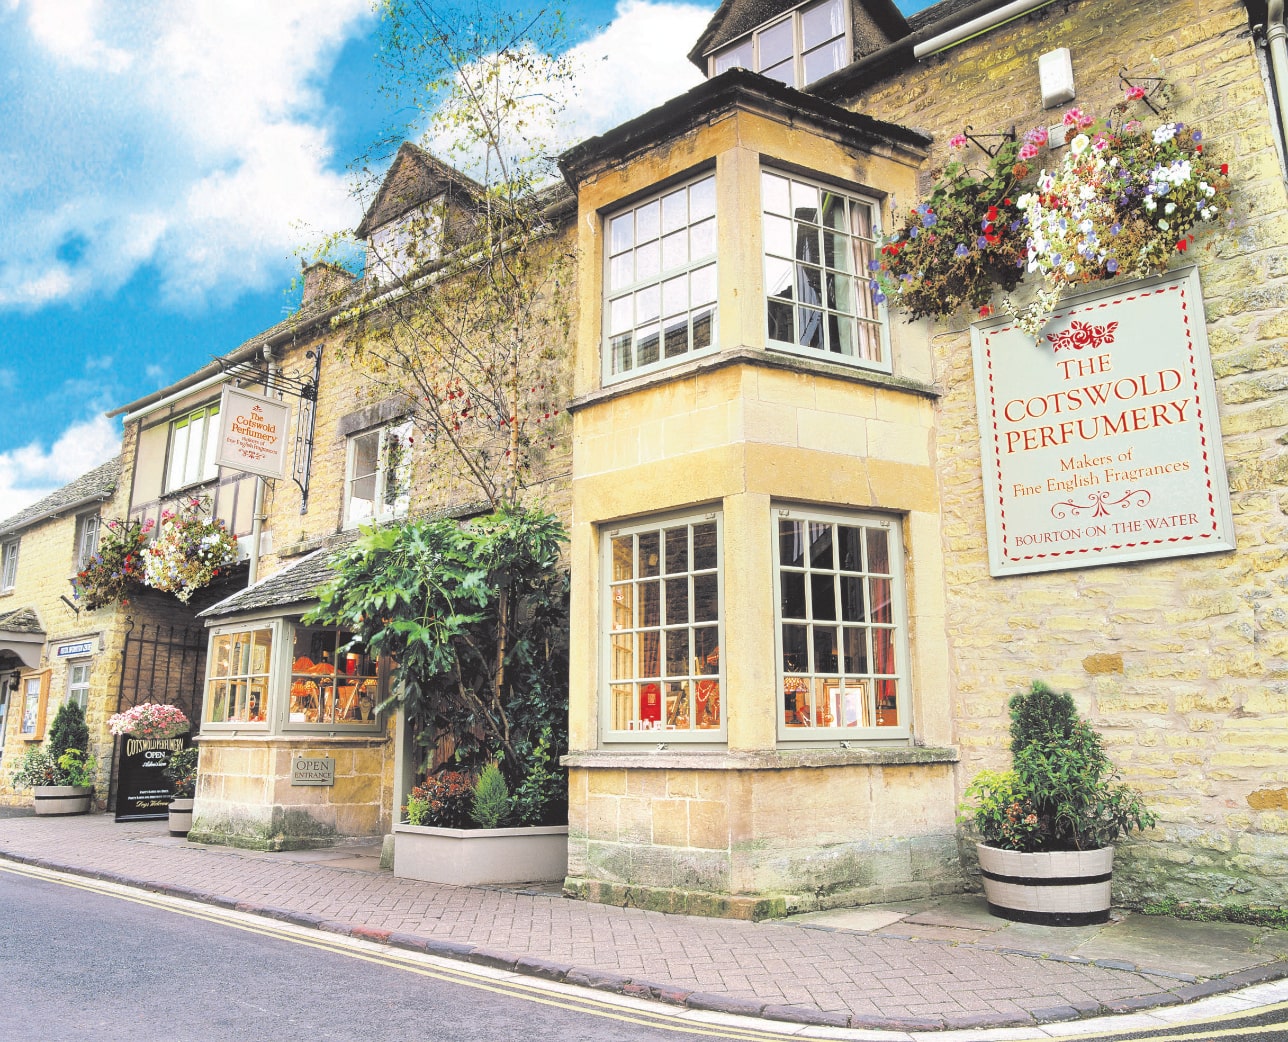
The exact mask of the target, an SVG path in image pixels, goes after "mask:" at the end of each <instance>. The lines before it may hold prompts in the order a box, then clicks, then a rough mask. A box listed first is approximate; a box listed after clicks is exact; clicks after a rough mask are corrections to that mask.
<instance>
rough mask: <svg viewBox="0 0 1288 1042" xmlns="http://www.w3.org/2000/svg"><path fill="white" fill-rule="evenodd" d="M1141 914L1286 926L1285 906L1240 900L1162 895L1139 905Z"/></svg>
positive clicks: (1252, 924) (1213, 921)
mask: <svg viewBox="0 0 1288 1042" xmlns="http://www.w3.org/2000/svg"><path fill="white" fill-rule="evenodd" d="M1141 912H1142V913H1143V914H1144V915H1168V916H1171V917H1172V918H1173V919H1190V920H1193V921H1194V922H1199V923H1243V924H1245V925H1247V926H1267V927H1270V928H1272V929H1275V930H1288V908H1276V907H1272V906H1265V907H1259V906H1257V905H1239V904H1208V903H1206V902H1202V901H1180V900H1177V899H1176V898H1174V897H1165V898H1163V899H1162V900H1160V901H1154V902H1151V903H1150V904H1147V905H1145V906H1144V907H1143V908H1141Z"/></svg>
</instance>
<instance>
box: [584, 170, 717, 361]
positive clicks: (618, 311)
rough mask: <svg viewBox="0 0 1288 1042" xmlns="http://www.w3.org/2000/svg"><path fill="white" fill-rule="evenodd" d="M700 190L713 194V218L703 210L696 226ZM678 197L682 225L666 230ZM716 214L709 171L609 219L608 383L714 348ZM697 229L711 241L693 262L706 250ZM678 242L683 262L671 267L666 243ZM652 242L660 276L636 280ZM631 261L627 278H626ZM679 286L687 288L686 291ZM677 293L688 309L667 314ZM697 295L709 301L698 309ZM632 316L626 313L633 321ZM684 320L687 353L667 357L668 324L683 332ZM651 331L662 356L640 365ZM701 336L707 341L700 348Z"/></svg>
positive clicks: (606, 267) (609, 215)
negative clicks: (654, 218) (652, 218)
mask: <svg viewBox="0 0 1288 1042" xmlns="http://www.w3.org/2000/svg"><path fill="white" fill-rule="evenodd" d="M702 186H706V187H702ZM695 189H699V191H700V192H702V193H705V192H706V191H708V190H709V192H710V200H711V212H710V213H707V212H706V211H705V209H698V210H697V213H698V217H697V219H696V220H694V212H695V207H696V206H701V205H702V203H701V195H700V194H698V193H697V192H695V191H694V190H695ZM680 193H684V194H685V217H684V222H683V223H682V224H680V225H677V226H675V227H673V228H670V229H668V228H667V226H666V224H665V213H666V211H667V209H668V206H669V205H671V201H672V200H675V199H677V198H678V197H679V195H680ZM653 208H656V209H657V213H658V223H657V230H656V233H653V231H652V225H651V222H650V223H647V224H646V221H647V220H649V218H648V214H649V213H650V212H651V211H652V209H653ZM719 214H720V203H719V199H718V198H717V193H716V179H715V171H714V170H712V169H707V170H704V171H703V172H702V173H700V174H697V175H695V176H693V177H690V178H688V179H686V180H684V181H682V182H680V183H678V184H672V185H668V186H667V187H666V188H665V189H662V190H660V191H657V192H654V193H652V194H650V195H649V196H647V197H645V198H643V199H640V200H639V201H637V202H634V203H632V204H630V205H629V206H625V207H620V208H618V209H616V210H612V211H609V212H608V213H606V214H605V215H604V270H603V279H604V292H603V295H602V299H603V329H602V338H603V351H602V356H601V357H602V365H603V383H605V384H611V383H616V382H618V381H620V380H627V379H630V378H632V377H635V376H640V375H641V374H645V373H651V372H656V371H658V370H662V369H667V368H669V367H671V366H674V365H679V364H681V363H683V362H687V361H688V360H689V359H691V358H697V357H701V356H702V355H706V354H711V353H712V352H714V351H716V350H717V343H718V340H719V310H720V309H719V301H718V300H717V291H718V286H719V278H718V276H719V266H718V260H717V258H718V254H719V225H718V222H719V219H720V216H719ZM628 219H629V221H628ZM627 223H629V224H630V232H629V235H630V241H629V243H625V244H623V243H624V238H623V236H624V234H625V232H624V231H623V232H621V233H619V231H618V229H619V228H621V229H625V227H626V224H627ZM699 227H700V228H701V229H702V230H701V235H703V236H706V235H708V234H709V235H710V248H709V249H706V250H704V252H702V253H700V254H699V255H698V256H697V257H696V258H695V256H694V249H695V248H698V249H703V244H702V242H701V241H700V240H699V238H698V236H697V235H696V234H695V229H698V228H699ZM681 237H682V238H683V240H684V246H685V250H684V255H685V257H686V260H685V261H684V262H683V263H678V262H677V263H673V264H672V265H671V266H670V267H667V266H666V263H665V255H666V252H667V249H668V248H669V244H670V243H672V242H674V243H676V244H677V245H678V244H679V243H680V239H681ZM652 244H656V247H657V251H656V252H657V268H656V271H653V270H651V269H646V270H647V271H648V273H647V274H646V275H644V276H643V277H639V276H638V270H639V264H638V261H639V260H640V259H641V258H642V257H643V256H644V255H645V252H646V251H648V252H651V251H649V247H650V246H651V245H652ZM628 259H629V271H630V274H629V275H627V274H625V270H626V268H627V266H628V265H627V260H628ZM682 281H683V286H681V282H682ZM673 288H674V289H675V290H676V291H677V292H676V297H677V299H678V290H679V289H681V288H682V289H683V292H684V299H685V306H684V308H683V309H678V308H676V309H674V310H670V313H669V314H668V310H669V309H668V307H667V305H666V303H665V302H666V299H667V297H668V296H669V295H671V293H672V291H673ZM652 291H656V297H657V304H656V312H654V311H653V305H652V304H651V303H649V301H650V297H651V295H652ZM695 294H696V295H699V296H701V297H703V298H705V299H703V300H701V301H700V302H699V303H698V304H697V305H696V306H695V305H694V303H693V298H694V295H695ZM627 312H629V314H628V315H627V314H626V313H627ZM681 317H683V321H684V331H685V348H684V350H683V351H675V352H674V353H673V354H672V355H671V356H670V357H668V356H667V332H668V326H667V319H668V318H670V319H671V325H670V327H669V331H673V332H678V331H679V328H680V327H679V323H678V320H679V319H680V318H681ZM703 321H705V322H706V323H707V325H706V327H705V329H702V328H701V327H700V326H699V325H698V323H700V322H703ZM654 327H655V328H656V331H657V332H656V335H657V346H656V351H657V357H656V358H655V359H653V360H652V361H648V362H644V363H641V362H640V361H639V354H640V350H639V348H640V342H641V336H640V334H641V333H643V334H645V336H647V335H649V330H650V329H652V328H654ZM626 335H629V337H630V343H629V345H624V344H623V343H622V341H621V337H623V336H626ZM704 335H705V338H706V342H705V343H704V344H701V345H700V346H695V345H698V341H699V340H700V339H701V338H702V337H703V336H704ZM623 347H625V349H626V350H628V351H629V359H630V362H629V365H627V366H625V367H620V368H619V367H618V361H619V359H620V358H621V357H622V350H623Z"/></svg>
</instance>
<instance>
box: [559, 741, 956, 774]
mask: <svg viewBox="0 0 1288 1042" xmlns="http://www.w3.org/2000/svg"><path fill="white" fill-rule="evenodd" d="M959 759H960V754H959V752H958V750H957V749H956V748H953V747H951V746H948V747H944V748H922V747H918V746H895V747H889V748H880V747H874V746H865V747H857V748H851V749H820V748H809V749H767V750H764V751H763V752H747V753H737V752H724V751H720V752H711V751H702V752H699V751H696V750H695V751H693V752H686V751H685V750H683V749H652V750H645V749H592V750H589V751H587V752H576V753H569V754H568V755H567V756H564V757H562V758H561V760H560V763H562V764H563V765H564V766H565V767H577V768H599V769H605V770H625V769H633V768H645V769H653V770H658V769H665V770H677V771H789V770H795V769H798V768H801V767H882V766H896V767H897V766H931V765H937V764H946V763H956V762H957V761H958V760H959Z"/></svg>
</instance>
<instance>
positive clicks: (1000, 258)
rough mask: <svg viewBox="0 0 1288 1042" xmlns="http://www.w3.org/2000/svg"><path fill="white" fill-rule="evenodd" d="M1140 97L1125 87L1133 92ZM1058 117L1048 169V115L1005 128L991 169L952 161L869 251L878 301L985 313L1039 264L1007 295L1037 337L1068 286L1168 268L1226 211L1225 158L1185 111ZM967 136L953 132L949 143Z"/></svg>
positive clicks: (919, 311)
mask: <svg viewBox="0 0 1288 1042" xmlns="http://www.w3.org/2000/svg"><path fill="white" fill-rule="evenodd" d="M1134 89H1135V88H1133V90H1134ZM1139 97H1140V95H1139V94H1138V93H1133V92H1132V90H1129V91H1128V94H1127V101H1132V100H1139ZM1127 101H1125V102H1124V103H1123V104H1121V105H1119V106H1117V107H1116V109H1115V112H1117V113H1118V114H1119V115H1121V112H1122V110H1123V109H1124V108H1125V107H1126V104H1127ZM1063 124H1064V127H1065V128H1066V131H1067V136H1068V143H1067V145H1066V146H1065V147H1064V149H1063V151H1061V152H1059V153H1058V154H1057V153H1051V154H1049V158H1050V159H1051V160H1052V165H1051V167H1050V169H1041V170H1038V171H1036V172H1035V169H1034V166H1033V163H1034V161H1036V160H1037V159H1038V158H1039V157H1040V156H1041V155H1042V154H1043V150H1044V149H1049V148H1050V141H1049V139H1048V132H1047V129H1046V128H1045V127H1037V128H1034V129H1033V130H1030V131H1029V132H1028V133H1027V134H1025V135H1024V138H1023V140H1022V141H1021V142H1010V141H1008V142H1004V143H1003V144H1002V145H1001V146H999V147H998V148H997V150H996V152H995V154H994V155H993V156H991V157H990V160H989V164H988V168H987V170H986V171H985V172H983V173H971V172H969V171H968V170H967V169H966V167H965V165H964V164H963V163H962V162H961V161H960V160H958V159H954V160H953V161H951V162H950V163H948V164H947V166H945V168H944V170H943V172H942V174H941V175H940V176H939V178H938V180H937V181H936V183H935V185H934V187H933V188H932V190H931V193H930V196H929V198H928V199H927V200H926V201H925V202H924V203H922V204H921V205H919V206H917V207H916V208H915V209H913V210H912V211H910V214H909V219H908V222H907V223H906V224H905V225H904V227H902V228H900V229H899V230H898V231H897V232H895V234H893V235H891V236H890V237H888V238H887V239H885V240H884V241H883V243H882V245H881V248H880V251H879V257H878V259H877V260H874V261H873V262H872V263H871V264H870V265H869V267H870V269H871V274H872V281H871V288H872V292H873V294H874V299H875V300H876V301H877V303H882V302H885V301H889V303H890V305H891V306H892V307H895V308H899V309H901V310H903V311H906V312H907V313H908V315H909V317H910V318H914V319H915V318H921V317H923V316H934V317H940V318H943V317H947V316H948V315H951V314H953V313H955V312H956V311H958V310H959V309H961V308H963V307H970V308H974V309H978V311H979V314H980V315H981V316H982V317H986V316H988V315H989V314H991V313H992V305H991V303H990V301H991V298H992V296H993V294H994V292H995V291H997V290H1001V291H1003V292H1009V291H1011V290H1013V289H1015V287H1016V286H1017V285H1019V283H1020V282H1021V280H1023V279H1024V278H1025V277H1026V276H1033V277H1036V278H1039V279H1041V282H1042V285H1041V287H1040V288H1039V289H1038V291H1037V293H1036V296H1035V299H1034V300H1033V301H1032V302H1031V303H1029V304H1026V305H1024V306H1019V305H1017V304H1015V303H1013V302H1012V301H1011V299H1010V298H1006V299H1004V301H1003V307H1004V308H1005V309H1006V310H1007V311H1008V312H1009V313H1010V314H1011V315H1012V316H1013V317H1014V318H1015V320H1016V323H1017V325H1019V327H1020V328H1021V329H1023V330H1024V331H1025V332H1027V333H1029V334H1030V335H1031V336H1033V337H1034V338H1035V339H1037V338H1038V337H1039V334H1040V332H1041V330H1042V328H1043V326H1045V325H1046V323H1047V322H1048V321H1049V319H1050V316H1051V311H1052V309H1053V308H1054V307H1055V306H1056V304H1057V302H1058V301H1059V299H1060V297H1061V296H1062V295H1063V294H1064V293H1065V292H1066V291H1067V290H1068V289H1069V288H1070V287H1074V288H1078V287H1081V286H1083V285H1085V284H1086V283H1090V282H1096V281H1101V280H1106V279H1113V278H1138V277H1142V276H1145V275H1150V274H1154V273H1161V272H1163V271H1166V270H1167V268H1168V265H1169V264H1170V263H1171V261H1172V259H1173V258H1174V257H1175V256H1177V254H1185V253H1187V252H1188V250H1189V248H1190V247H1191V246H1192V245H1193V244H1194V241H1195V236H1196V235H1197V234H1198V232H1199V231H1200V230H1202V229H1203V228H1204V227H1206V226H1209V225H1215V224H1216V223H1217V222H1218V221H1220V220H1221V219H1222V218H1223V217H1224V216H1225V215H1226V214H1228V212H1229V210H1230V195H1229V193H1230V177H1229V167H1228V165H1227V164H1225V163H1222V162H1220V161H1218V160H1217V159H1215V158H1213V157H1212V156H1210V155H1209V154H1208V153H1207V152H1205V151H1204V145H1203V135H1202V133H1201V132H1200V131H1198V130H1194V129H1192V128H1187V127H1186V126H1185V125H1184V124H1182V123H1177V122H1164V123H1162V124H1160V125H1159V126H1157V127H1155V128H1153V129H1152V130H1150V129H1147V128H1146V127H1145V126H1144V125H1143V124H1142V123H1141V122H1140V121H1138V120H1126V121H1120V122H1119V123H1115V122H1113V120H1097V119H1095V118H1093V117H1091V116H1088V115H1087V114H1085V113H1084V112H1082V110H1081V109H1078V108H1073V109H1070V110H1069V111H1068V112H1066V113H1065V114H1064V119H1063ZM967 141H968V139H967V138H966V137H965V135H958V136H957V137H955V138H953V139H952V140H951V141H950V142H949V144H950V145H952V146H953V147H954V148H956V149H961V148H964V147H965V146H966V144H967Z"/></svg>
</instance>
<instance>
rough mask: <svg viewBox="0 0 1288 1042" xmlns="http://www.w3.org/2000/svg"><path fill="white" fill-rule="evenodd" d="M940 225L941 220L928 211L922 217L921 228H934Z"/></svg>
mask: <svg viewBox="0 0 1288 1042" xmlns="http://www.w3.org/2000/svg"><path fill="white" fill-rule="evenodd" d="M938 223H939V218H938V217H936V216H935V215H934V214H933V213H931V212H930V211H929V210H927V211H926V212H925V213H923V214H922V215H921V226H922V227H923V228H933V227H934V226H935V225H937V224H938Z"/></svg>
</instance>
